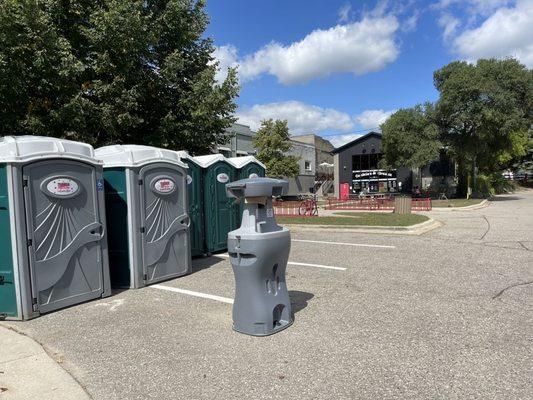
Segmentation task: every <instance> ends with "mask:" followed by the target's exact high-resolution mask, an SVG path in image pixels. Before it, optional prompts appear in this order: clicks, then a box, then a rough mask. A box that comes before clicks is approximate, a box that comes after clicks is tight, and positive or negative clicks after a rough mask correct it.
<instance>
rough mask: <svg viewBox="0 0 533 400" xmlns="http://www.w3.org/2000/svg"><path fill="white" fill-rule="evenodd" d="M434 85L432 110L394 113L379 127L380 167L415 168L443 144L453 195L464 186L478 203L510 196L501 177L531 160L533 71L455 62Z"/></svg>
mask: <svg viewBox="0 0 533 400" xmlns="http://www.w3.org/2000/svg"><path fill="white" fill-rule="evenodd" d="M434 83H435V88H436V89H437V90H438V92H439V94H440V97H439V99H438V101H437V102H436V103H435V104H434V105H426V106H425V108H422V107H421V106H416V107H414V108H411V109H403V110H399V111H397V112H396V113H395V114H393V115H392V116H391V118H390V119H389V120H388V121H386V122H385V123H384V124H383V125H382V127H381V128H382V131H383V143H384V149H385V160H386V162H387V164H389V165H392V166H395V165H401V164H403V165H407V166H411V167H412V166H417V165H420V163H421V162H422V160H429V159H431V156H432V155H434V159H436V156H437V153H436V152H435V147H434V146H436V145H439V146H440V144H442V146H441V147H442V151H444V152H445V153H446V155H447V156H448V157H451V158H452V159H453V160H455V161H456V162H457V166H458V178H459V182H458V193H457V195H459V196H466V193H467V187H468V186H471V187H472V188H473V191H474V193H475V194H477V195H481V196H490V195H491V194H494V193H499V192H501V191H506V190H510V188H509V187H508V186H509V185H507V184H505V183H504V182H503V181H502V177H501V171H502V170H503V169H505V168H509V167H511V166H513V165H516V164H517V162H519V161H521V160H522V162H523V163H524V167H527V166H528V165H530V164H529V163H528V160H529V159H530V158H531V154H533V153H531V152H530V153H528V149H531V146H532V144H531V141H530V138H531V126H532V125H533V70H531V69H528V68H527V67H526V66H524V65H522V64H520V63H519V62H518V61H517V60H515V59H505V60H496V59H489V60H484V59H481V60H478V61H477V63H476V64H470V63H467V62H464V61H455V62H452V63H450V64H448V65H446V66H444V67H443V68H441V69H439V70H438V71H436V72H435V74H434ZM434 129H436V132H435V130H434ZM429 143H432V144H431V146H430V145H428V144H429ZM528 157H529V158H528ZM524 158H525V159H524ZM469 181H470V185H469V183H468V182H469Z"/></svg>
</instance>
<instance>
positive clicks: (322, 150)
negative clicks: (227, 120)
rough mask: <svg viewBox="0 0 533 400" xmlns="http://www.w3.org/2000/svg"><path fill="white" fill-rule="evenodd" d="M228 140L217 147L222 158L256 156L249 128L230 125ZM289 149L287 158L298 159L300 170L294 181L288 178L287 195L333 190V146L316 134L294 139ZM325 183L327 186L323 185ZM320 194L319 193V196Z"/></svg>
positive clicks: (252, 135)
mask: <svg viewBox="0 0 533 400" xmlns="http://www.w3.org/2000/svg"><path fill="white" fill-rule="evenodd" d="M226 132H227V133H229V136H230V140H229V141H228V142H227V143H226V144H223V145H218V146H217V147H216V149H215V151H216V152H218V153H220V154H222V155H224V156H225V157H242V156H248V155H255V154H257V150H256V149H255V148H254V146H253V141H254V137H255V135H256V134H257V133H256V132H254V131H252V130H251V129H250V127H249V126H247V125H243V124H232V125H231V126H230V127H229V128H228V129H227V130H226ZM291 144H292V148H291V150H289V151H288V152H287V155H292V156H295V157H297V158H298V163H299V167H300V171H299V173H298V176H296V177H295V178H290V179H288V181H289V190H288V193H287V196H289V197H295V196H299V195H303V194H309V193H311V192H314V191H315V190H317V189H318V188H319V187H320V188H323V187H326V186H327V187H328V188H329V187H330V186H331V187H332V186H333V184H332V182H333V169H332V165H333V155H332V153H331V152H332V151H333V150H334V147H333V145H332V144H331V143H330V142H329V141H327V140H325V139H323V138H321V137H320V136H317V135H313V134H310V135H302V136H293V137H292V139H291ZM325 182H328V185H324V183H325ZM320 193H321V192H320ZM321 194H322V193H321Z"/></svg>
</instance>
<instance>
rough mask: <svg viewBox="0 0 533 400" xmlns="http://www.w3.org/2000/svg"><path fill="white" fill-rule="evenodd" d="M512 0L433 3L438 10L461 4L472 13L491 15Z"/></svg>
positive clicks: (460, 0)
mask: <svg viewBox="0 0 533 400" xmlns="http://www.w3.org/2000/svg"><path fill="white" fill-rule="evenodd" d="M512 2H513V1H512V0H440V1H438V2H436V3H434V4H433V8H435V9H437V10H444V9H448V8H450V7H452V6H461V7H462V8H463V9H465V10H466V11H467V12H468V13H470V14H480V15H485V16H486V15H489V14H491V13H493V12H494V11H495V10H497V9H498V8H500V7H504V6H507V5H509V4H511V3H512Z"/></svg>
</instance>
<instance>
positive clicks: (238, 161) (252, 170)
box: [228, 156, 266, 225]
mask: <svg viewBox="0 0 533 400" xmlns="http://www.w3.org/2000/svg"><path fill="white" fill-rule="evenodd" d="M228 161H229V162H230V163H232V164H233V165H234V166H235V168H237V175H236V180H238V179H248V178H258V177H261V178H264V177H265V171H266V167H265V165H264V164H263V163H262V162H261V161H259V160H258V159H257V158H255V157H254V156H244V157H232V158H229V159H228ZM243 211H244V202H243V201H241V202H240V203H239V206H238V210H237V224H238V225H240V223H241V217H242V213H243Z"/></svg>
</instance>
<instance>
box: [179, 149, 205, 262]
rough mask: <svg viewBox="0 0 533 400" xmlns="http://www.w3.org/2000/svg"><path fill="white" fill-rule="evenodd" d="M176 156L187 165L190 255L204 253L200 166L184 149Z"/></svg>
mask: <svg viewBox="0 0 533 400" xmlns="http://www.w3.org/2000/svg"><path fill="white" fill-rule="evenodd" d="M178 156H179V157H180V159H181V161H183V162H184V163H185V164H187V166H188V167H189V170H188V173H187V194H188V198H189V218H190V220H191V225H190V227H189V232H190V236H191V255H192V256H193V257H195V256H201V255H203V254H205V252H206V251H205V243H204V240H205V239H204V198H203V194H202V192H203V186H202V167H201V166H200V165H199V164H198V163H197V162H196V161H195V160H194V158H193V157H191V156H190V155H189V154H188V153H187V152H186V151H178Z"/></svg>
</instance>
